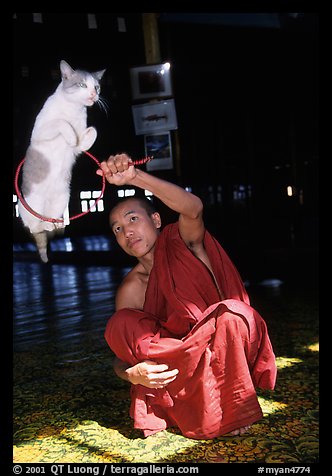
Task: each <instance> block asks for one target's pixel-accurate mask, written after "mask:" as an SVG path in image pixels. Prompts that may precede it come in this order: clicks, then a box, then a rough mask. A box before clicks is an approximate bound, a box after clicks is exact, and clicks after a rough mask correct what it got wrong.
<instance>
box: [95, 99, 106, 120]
mask: <svg viewBox="0 0 332 476" xmlns="http://www.w3.org/2000/svg"><path fill="white" fill-rule="evenodd" d="M96 104H98V107H99V108H100V109H101V110H102V111H104V112H105V114H106V116H108V111H109V104H108V102H107V101H106V99H105V98H103V97H101V96H99V98H98V99H97V101H96Z"/></svg>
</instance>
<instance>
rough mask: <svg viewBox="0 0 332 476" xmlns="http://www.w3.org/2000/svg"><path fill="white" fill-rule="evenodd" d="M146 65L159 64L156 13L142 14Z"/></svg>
mask: <svg viewBox="0 0 332 476" xmlns="http://www.w3.org/2000/svg"><path fill="white" fill-rule="evenodd" d="M142 21H143V33H144V44H145V60H146V64H154V63H160V61H161V60H160V47H159V35H158V24H157V13H142Z"/></svg>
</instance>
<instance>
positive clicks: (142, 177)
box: [97, 154, 205, 247]
mask: <svg viewBox="0 0 332 476" xmlns="http://www.w3.org/2000/svg"><path fill="white" fill-rule="evenodd" d="M130 163H131V159H130V157H129V156H128V155H126V154H119V155H115V156H110V157H109V158H108V160H107V161H105V162H102V163H101V169H102V170H98V171H97V173H98V175H101V174H102V173H104V175H105V177H106V179H107V181H108V182H109V183H110V184H114V185H117V186H121V185H132V186H134V187H138V188H141V189H143V190H149V191H150V192H151V193H153V195H155V196H156V197H157V198H159V200H161V201H162V202H163V203H164V204H165V205H167V206H168V207H169V208H171V209H172V210H174V211H175V212H177V213H179V231H180V235H181V237H182V239H183V240H184V241H185V243H186V244H187V246H188V247H193V246H194V245H195V244H196V243H201V242H202V241H203V238H204V230H205V228H204V223H203V218H202V215H203V204H202V201H201V199H200V198H199V197H197V196H196V195H194V194H192V193H190V192H187V191H186V190H184V189H183V188H181V187H179V186H178V185H176V184H173V183H171V182H167V181H166V180H163V179H161V178H159V177H155V176H154V175H150V174H148V173H147V172H144V171H143V170H140V169H137V168H136V167H134V166H132V165H130Z"/></svg>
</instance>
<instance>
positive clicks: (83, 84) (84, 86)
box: [77, 83, 87, 88]
mask: <svg viewBox="0 0 332 476" xmlns="http://www.w3.org/2000/svg"><path fill="white" fill-rule="evenodd" d="M77 86H78V87H79V88H87V85H86V84H85V83H77Z"/></svg>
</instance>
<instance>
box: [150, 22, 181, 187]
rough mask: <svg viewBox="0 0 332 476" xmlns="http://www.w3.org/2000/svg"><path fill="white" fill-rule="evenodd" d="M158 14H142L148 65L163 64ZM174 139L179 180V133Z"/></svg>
mask: <svg viewBox="0 0 332 476" xmlns="http://www.w3.org/2000/svg"><path fill="white" fill-rule="evenodd" d="M157 16H158V13H142V23H143V33H144V46H145V61H146V64H158V63H161V56H160V44H159V32H158V22H157ZM172 132H173V134H172V135H173V137H174V147H172V150H173V151H174V165H175V173H176V175H177V177H178V178H180V177H181V168H180V143H179V134H178V131H172Z"/></svg>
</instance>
